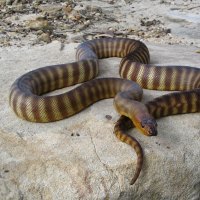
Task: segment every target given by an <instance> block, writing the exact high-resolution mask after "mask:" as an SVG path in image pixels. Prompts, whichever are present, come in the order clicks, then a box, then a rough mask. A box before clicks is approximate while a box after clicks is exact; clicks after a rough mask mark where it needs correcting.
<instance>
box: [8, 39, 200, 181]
mask: <svg viewBox="0 0 200 200" xmlns="http://www.w3.org/2000/svg"><path fill="white" fill-rule="evenodd" d="M76 56H77V62H74V63H68V64H60V65H54V66H47V67H43V68H39V69H36V70H34V71H30V72H28V73H26V74H24V75H22V76H21V77H20V78H18V79H17V80H16V81H15V82H14V83H13V85H12V86H11V90H10V96H9V103H10V106H11V107H12V109H13V110H14V112H15V113H16V114H17V116H19V117H20V118H23V119H25V120H28V121H33V122H51V121H56V120H60V119H63V118H66V117H69V116H71V115H74V114H76V113H78V112H79V111H81V110H83V109H84V108H86V107H88V106H89V105H91V104H93V103H94V102H96V101H99V100H101V99H105V98H111V97H115V100H114V104H115V107H116V109H117V111H118V112H119V113H120V114H121V115H123V116H126V117H128V118H130V119H131V121H132V122H133V123H134V125H135V126H136V127H137V128H138V129H139V130H141V131H142V132H143V133H144V134H145V135H149V136H151V135H156V134H157V131H156V122H155V120H154V118H158V117H163V116H167V115H172V114H178V113H189V112H200V69H198V68H194V67H186V66H173V67H172V66H163V67H158V66H154V65H150V64H149V60H150V56H149V51H148V49H147V47H146V46H145V45H144V44H143V43H142V42H140V41H136V40H132V39H125V38H104V39H97V40H91V41H87V42H84V43H82V44H80V45H79V46H78V48H77V54H76ZM113 56H115V57H122V60H121V63H120V68H119V73H120V76H121V77H122V78H124V79H119V78H102V79H94V80H91V81H88V80H90V79H93V78H94V77H96V76H97V74H98V59H99V58H106V57H113ZM127 79H129V80H133V81H135V82H137V83H138V84H139V85H140V86H141V87H142V88H147V89H155V90H184V91H183V92H176V93H172V94H169V95H164V96H161V97H159V98H156V99H154V100H153V101H151V102H148V103H147V104H146V105H143V104H142V103H140V102H138V101H140V100H141V98H142V89H141V87H140V86H139V85H138V84H136V83H135V82H132V81H129V80H127ZM84 81H88V82H86V83H84V84H82V85H81V86H79V87H77V88H75V89H73V90H71V91H69V92H66V93H63V94H60V95H55V96H41V95H42V94H45V93H47V92H50V91H53V90H56V89H59V88H63V87H66V86H70V85H74V84H77V83H81V82H84ZM135 100H136V101H135ZM126 117H121V118H120V120H119V121H118V122H117V124H116V126H115V133H116V135H117V137H118V138H119V139H120V140H121V141H123V142H126V143H127V144H129V145H131V146H132V147H133V148H134V149H135V151H136V153H137V155H138V161H137V169H136V172H135V176H134V177H133V179H132V181H131V184H133V183H134V182H135V181H136V180H137V177H138V176H139V173H140V170H141V167H142V161H143V154H142V148H141V146H140V145H139V143H138V142H137V140H135V139H134V138H133V137H131V136H128V135H127V134H126V133H125V132H124V130H125V129H126V128H127V127H130V126H132V122H131V121H129V119H127V118H126ZM153 117H154V118H153Z"/></svg>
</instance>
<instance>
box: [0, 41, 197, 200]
mask: <svg viewBox="0 0 200 200" xmlns="http://www.w3.org/2000/svg"><path fill="white" fill-rule="evenodd" d="M76 46H77V44H74V43H72V44H68V45H66V46H62V45H61V43H60V42H58V41H54V42H52V43H50V44H48V45H44V46H34V47H31V48H30V47H28V46H26V47H22V48H16V47H6V48H0V66H1V73H0V85H1V88H0V94H1V98H0V116H1V119H0V199H69V200H70V199H71V200H74V199H87V200H88V199H123V200H124V199H138V200H139V199H173V200H176V199H177V200H179V199H181V200H188V199H189V200H190V199H191V200H197V199H199V198H200V168H199V163H200V148H199V147H200V114H199V113H197V114H185V115H177V116H171V117H166V118H163V119H159V120H158V132H159V134H158V136H157V137H151V138H149V137H146V136H143V135H141V134H138V131H137V130H131V131H130V132H129V133H130V134H131V135H135V136H136V137H137V139H138V140H139V142H140V143H141V145H142V147H143V150H144V153H145V159H144V166H143V169H142V172H141V175H140V177H139V179H138V180H137V182H136V183H135V185H133V186H130V185H129V182H130V180H131V177H132V176H133V173H134V170H135V166H136V155H135V152H134V150H133V149H132V148H131V147H129V146H128V145H126V144H124V143H122V142H120V141H119V140H118V139H117V138H116V137H115V135H114V134H113V127H114V123H115V121H116V120H117V119H118V117H119V116H118V114H117V113H116V112H115V110H114V108H113V105H112V99H108V100H103V101H100V102H98V103H95V104H94V105H92V106H90V107H89V108H87V109H85V110H84V111H82V112H81V113H79V114H77V115H75V116H73V117H70V118H68V119H64V120H61V121H58V122H54V123H46V124H37V123H30V122H26V121H23V120H21V119H19V118H17V117H16V116H15V115H14V113H13V112H12V110H11V109H10V107H9V105H8V94H9V87H10V85H11V84H12V82H13V81H14V80H15V79H16V78H17V77H19V76H20V75H22V74H24V73H25V72H28V71H30V70H33V69H35V68H38V67H42V66H45V65H52V64H57V63H65V62H71V61H74V57H75V48H76ZM148 46H149V48H150V52H151V55H152V59H151V60H152V63H159V64H184V65H190V66H196V67H199V63H200V57H199V54H197V53H195V51H196V50H197V49H196V48H194V47H183V46H175V45H171V46H167V45H164V46H163V45H162V46H161V45H152V44H149V45H148ZM119 61H120V59H118V58H109V59H105V60H101V61H100V64H101V67H100V74H99V77H107V76H112V77H113V76H115V77H118V65H119ZM63 91H66V89H63V90H61V91H57V92H54V93H58V92H63ZM164 93H167V92H159V91H148V90H145V91H144V101H148V100H150V99H152V98H154V97H156V96H159V95H162V94H164ZM108 116H109V117H108Z"/></svg>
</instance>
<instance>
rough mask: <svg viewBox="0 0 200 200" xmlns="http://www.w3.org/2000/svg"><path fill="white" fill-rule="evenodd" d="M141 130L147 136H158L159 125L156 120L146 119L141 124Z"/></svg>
mask: <svg viewBox="0 0 200 200" xmlns="http://www.w3.org/2000/svg"><path fill="white" fill-rule="evenodd" d="M140 130H141V131H142V133H143V134H145V135H147V136H156V135H157V123H156V120H155V119H154V118H144V119H142V120H141V122H140Z"/></svg>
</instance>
